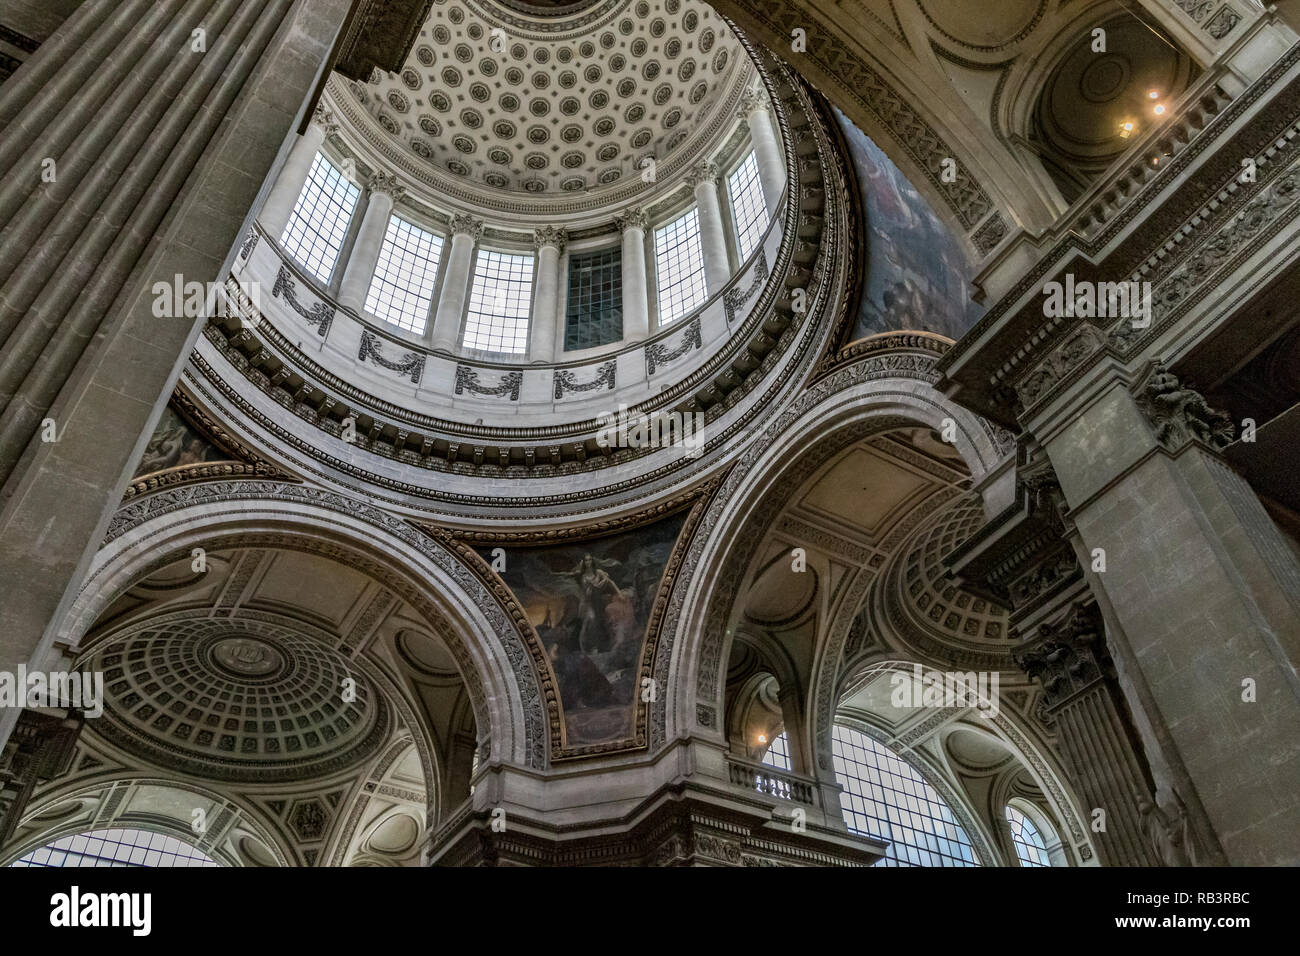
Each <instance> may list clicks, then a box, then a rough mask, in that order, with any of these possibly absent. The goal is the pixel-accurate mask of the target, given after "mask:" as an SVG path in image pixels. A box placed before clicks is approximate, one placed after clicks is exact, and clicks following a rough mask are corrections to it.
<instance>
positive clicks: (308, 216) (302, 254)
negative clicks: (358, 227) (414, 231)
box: [280, 153, 361, 284]
mask: <svg viewBox="0 0 1300 956" xmlns="http://www.w3.org/2000/svg"><path fill="white" fill-rule="evenodd" d="M360 196H361V190H360V189H359V188H357V187H356V186H355V185H353V184H352V183H350V182H348V180H347V178H346V177H344V175H343V172H342V171H341V170H340V169H339V168H338V167H337V166H335V165H334V164H333V163H331V162H330V161H329V160H328V159H326V158H325V155H324V154H323V153H317V154H316V158H315V159H314V160H312V164H311V172H310V173H309V174H308V175H307V182H306V183H304V184H303V187H302V192H301V193H299V194H298V201H297V202H296V203H294V206H293V213H292V215H290V216H289V224H288V225H287V226H285V227H284V233H283V235H281V236H280V245H281V246H283V247H284V251H285V252H287V253H288V254H289V255H291V256H293V258H294V259H296V260H297V261H298V262H299V263H300V264H301V265H302V266H303V268H305V269H306V270H307V271H308V272H310V273H311V274H312V275H314V276H315V277H316V278H317V279H319V280H320V281H321V282H324V283H327V284H328V283H329V281H330V277H331V276H333V275H334V267H335V266H336V265H337V264H338V261H339V253H340V252H342V251H343V240H344V239H345V238H346V237H347V234H348V225H349V224H350V223H351V222H352V214H353V213H354V212H355V211H356V208H357V199H358V198H359V197H360Z"/></svg>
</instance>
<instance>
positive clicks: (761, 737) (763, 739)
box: [758, 734, 767, 744]
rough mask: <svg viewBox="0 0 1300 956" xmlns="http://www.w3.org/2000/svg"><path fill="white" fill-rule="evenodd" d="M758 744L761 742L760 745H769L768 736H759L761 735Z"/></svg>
mask: <svg viewBox="0 0 1300 956" xmlns="http://www.w3.org/2000/svg"><path fill="white" fill-rule="evenodd" d="M758 742H759V743H760V744H765V743H767V734H759V735H758Z"/></svg>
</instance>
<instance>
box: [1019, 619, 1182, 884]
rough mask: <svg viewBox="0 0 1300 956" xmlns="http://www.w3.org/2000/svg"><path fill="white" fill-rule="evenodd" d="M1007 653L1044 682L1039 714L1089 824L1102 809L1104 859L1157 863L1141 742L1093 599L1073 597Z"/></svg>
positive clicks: (1098, 836)
mask: <svg viewBox="0 0 1300 956" xmlns="http://www.w3.org/2000/svg"><path fill="white" fill-rule="evenodd" d="M1012 653H1013V654H1014V656H1015V658H1016V663H1018V664H1019V665H1020V667H1021V668H1022V669H1023V670H1024V671H1025V673H1026V674H1028V675H1029V676H1030V677H1033V678H1034V679H1036V680H1037V681H1038V682H1039V683H1040V684H1042V686H1043V711H1042V714H1043V716H1044V718H1045V719H1046V720H1047V721H1048V722H1049V723H1052V724H1055V726H1056V731H1057V740H1058V742H1059V744H1060V752H1061V757H1062V759H1063V760H1064V762H1065V764H1066V766H1067V767H1068V769H1069V773H1070V780H1071V783H1072V784H1073V785H1074V787H1075V790H1076V791H1077V793H1078V795H1079V799H1080V801H1081V802H1082V804H1083V807H1082V809H1083V812H1084V814H1085V815H1087V816H1088V820H1087V822H1088V823H1089V824H1091V823H1092V814H1094V813H1095V812H1096V811H1097V810H1101V811H1102V812H1104V813H1105V815H1106V817H1105V829H1104V830H1101V831H1095V832H1094V833H1093V834H1092V838H1093V840H1094V841H1095V842H1096V844H1097V847H1098V849H1099V850H1100V851H1101V856H1102V862H1103V863H1105V864H1107V865H1109V866H1158V865H1160V864H1161V863H1163V862H1165V861H1164V860H1163V859H1161V858H1160V857H1158V856H1157V855H1156V853H1155V850H1154V847H1153V845H1152V841H1151V839H1150V836H1149V834H1147V833H1146V832H1145V830H1146V824H1147V822H1148V821H1147V820H1145V819H1144V816H1143V812H1142V810H1141V809H1140V808H1142V807H1145V806H1151V805H1152V801H1151V796H1150V795H1151V791H1152V787H1151V783H1150V781H1149V780H1148V778H1147V769H1146V766H1145V762H1144V761H1143V760H1142V758H1141V757H1140V756H1139V755H1140V753H1141V747H1140V744H1139V743H1138V741H1137V739H1136V735H1135V733H1134V731H1133V729H1132V726H1131V724H1130V722H1129V720H1128V716H1127V713H1126V709H1125V705H1124V698H1123V695H1122V694H1121V693H1120V691H1119V686H1118V684H1117V683H1116V680H1115V670H1114V666H1113V665H1112V663H1111V660H1110V655H1109V653H1108V652H1107V650H1106V642H1105V640H1104V639H1103V630H1102V624H1101V617H1100V614H1099V613H1098V612H1097V608H1096V605H1088V604H1085V603H1083V602H1078V603H1074V604H1071V605H1070V606H1069V607H1068V608H1066V609H1065V611H1064V613H1063V614H1060V615H1058V616H1057V617H1056V619H1055V620H1054V621H1053V622H1052V623H1051V624H1046V623H1044V624H1040V625H1039V626H1038V628H1037V629H1036V631H1035V633H1033V634H1032V635H1031V636H1030V637H1029V639H1028V640H1026V641H1024V642H1023V643H1021V644H1019V645H1017V646H1016V647H1015V648H1014V649H1013V651H1012Z"/></svg>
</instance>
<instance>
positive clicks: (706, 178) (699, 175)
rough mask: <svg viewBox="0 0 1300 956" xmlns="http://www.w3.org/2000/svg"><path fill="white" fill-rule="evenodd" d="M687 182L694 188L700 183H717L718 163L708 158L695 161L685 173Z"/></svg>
mask: <svg viewBox="0 0 1300 956" xmlns="http://www.w3.org/2000/svg"><path fill="white" fill-rule="evenodd" d="M686 182H687V184H688V185H689V186H690V187H691V188H692V189H694V188H695V187H696V186H698V185H700V183H712V184H713V185H715V186H716V185H717V184H718V164H717V163H715V162H711V161H710V160H707V159H706V160H704V161H703V162H700V163H696V164H695V165H694V166H692V167H691V171H690V172H689V173H687V174H686Z"/></svg>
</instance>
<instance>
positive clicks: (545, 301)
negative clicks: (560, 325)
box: [528, 226, 567, 362]
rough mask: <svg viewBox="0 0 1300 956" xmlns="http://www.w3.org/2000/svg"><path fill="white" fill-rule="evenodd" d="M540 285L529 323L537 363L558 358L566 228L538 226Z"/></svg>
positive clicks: (530, 349) (532, 357) (531, 353)
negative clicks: (562, 264)
mask: <svg viewBox="0 0 1300 956" xmlns="http://www.w3.org/2000/svg"><path fill="white" fill-rule="evenodd" d="M536 238H537V286H536V289H535V290H534V294H533V313H532V316H531V321H530V322H529V326H528V358H529V359H530V360H531V361H533V362H550V361H552V360H553V359H554V358H555V326H556V315H555V313H556V308H557V300H558V299H559V295H560V249H561V248H562V247H563V245H564V243H565V240H566V238H567V237H566V236H565V233H564V230H563V229H555V228H553V227H549V226H548V227H545V228H542V229H538V230H537V232H536Z"/></svg>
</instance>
